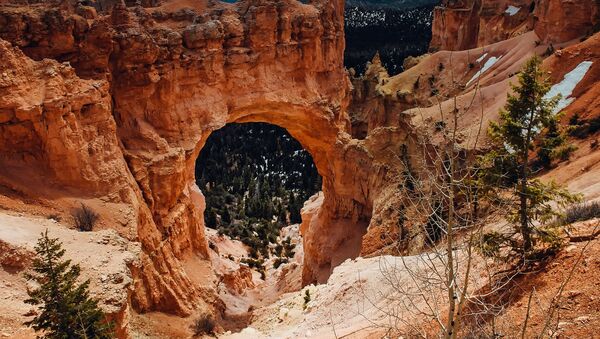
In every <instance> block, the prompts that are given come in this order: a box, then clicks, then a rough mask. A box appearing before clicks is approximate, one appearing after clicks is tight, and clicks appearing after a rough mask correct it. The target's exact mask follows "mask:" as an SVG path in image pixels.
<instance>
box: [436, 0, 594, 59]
mask: <svg viewBox="0 0 600 339" xmlns="http://www.w3.org/2000/svg"><path fill="white" fill-rule="evenodd" d="M599 24H600V3H598V1H596V0H578V1H563V0H444V1H442V4H441V5H440V6H438V7H436V8H435V10H434V20H433V37H432V40H431V46H430V49H432V50H465V49H470V48H475V47H482V46H486V45H490V44H493V43H496V42H499V41H502V40H506V39H509V38H512V37H516V36H518V35H521V34H523V33H525V32H528V31H530V30H532V29H535V31H536V33H537V34H538V36H539V37H540V39H541V42H543V43H553V44H559V43H563V42H567V41H570V40H573V39H577V38H580V37H582V36H585V35H589V34H591V33H592V32H593V31H594V28H597V27H598V25H599Z"/></svg>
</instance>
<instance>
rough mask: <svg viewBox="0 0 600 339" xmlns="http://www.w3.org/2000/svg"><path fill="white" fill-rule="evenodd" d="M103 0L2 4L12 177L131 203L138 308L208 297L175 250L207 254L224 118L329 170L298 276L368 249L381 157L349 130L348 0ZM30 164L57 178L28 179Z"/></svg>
mask: <svg viewBox="0 0 600 339" xmlns="http://www.w3.org/2000/svg"><path fill="white" fill-rule="evenodd" d="M5 3H6V2H5ZM104 4H106V2H104V1H102V2H99V5H101V6H100V7H97V8H95V9H96V14H94V11H93V10H91V9H89V8H80V7H76V6H70V5H65V6H46V5H44V4H43V3H40V4H32V5H30V6H14V5H6V4H5V5H3V6H0V22H1V23H2V25H1V27H2V28H1V29H0V38H1V39H3V40H6V41H8V42H10V43H8V42H2V45H1V48H2V55H3V58H2V61H1V62H2V67H1V69H2V80H1V81H2V85H1V86H0V94H1V95H2V99H1V102H0V103H1V105H0V109H1V110H0V113H1V115H0V116H1V119H0V129H1V130H2V137H0V158H1V161H2V164H4V165H5V166H4V167H3V168H4V170H3V171H1V172H0V176H1V178H2V181H3V182H4V183H5V184H6V185H8V186H10V187H12V188H13V189H16V190H18V191H19V192H23V193H24V194H26V195H29V196H36V195H37V196H40V195H46V198H51V196H52V194H53V195H59V196H64V195H67V196H69V197H73V198H77V197H83V196H86V197H91V198H101V199H103V200H108V201H111V202H114V203H119V204H127V205H129V206H130V207H131V208H132V209H133V211H134V215H133V217H132V218H131V219H132V225H130V226H131V227H132V228H133V231H132V232H124V231H123V230H120V232H122V233H124V235H126V236H128V237H129V238H130V239H136V240H139V241H140V242H141V244H142V248H143V254H142V257H141V266H140V267H139V268H134V270H133V274H134V278H135V279H134V293H133V296H132V304H133V306H134V307H135V308H136V309H137V310H139V311H150V310H161V311H167V312H173V313H178V314H189V313H190V312H191V310H192V309H194V308H196V307H202V304H199V301H200V299H201V297H202V295H203V294H205V293H204V292H202V291H204V290H203V289H202V290H201V289H199V287H198V286H195V285H194V284H193V283H192V282H191V280H190V279H188V277H187V274H186V271H185V269H184V268H183V267H182V265H181V264H180V262H181V260H183V259H184V258H188V257H189V256H190V255H191V254H196V256H195V257H196V258H208V250H207V244H206V240H205V236H204V227H203V218H202V214H203V209H204V206H203V203H202V201H203V199H202V194H201V192H200V191H199V190H198V188H197V187H196V186H195V184H194V165H195V160H196V157H197V156H198V154H199V152H200V150H201V148H202V146H203V144H204V142H205V140H206V138H207V137H208V135H209V134H210V133H211V132H212V131H214V130H216V129H218V128H220V127H222V126H224V125H225V124H226V123H229V122H251V121H263V122H270V123H273V124H277V125H280V126H282V127H284V128H286V129H288V131H289V132H290V133H291V134H292V135H293V136H294V137H295V138H297V139H298V140H299V141H300V142H301V143H302V144H303V146H304V147H305V148H306V149H307V150H308V151H309V152H310V153H311V154H312V155H313V157H314V160H315V163H316V165H317V168H318V170H319V172H320V174H321V175H322V176H323V178H324V185H323V191H324V196H325V197H326V198H325V199H324V202H323V205H322V207H321V209H320V210H319V211H318V213H317V214H316V216H315V218H313V220H312V222H311V223H310V225H309V226H308V227H307V228H305V232H304V237H305V239H306V240H307V241H306V242H305V245H304V246H305V247H306V253H309V254H310V255H307V256H306V259H305V266H304V267H305V272H304V278H303V279H304V280H305V281H306V282H311V281H316V280H320V281H324V280H325V279H326V278H327V276H328V275H329V273H330V272H331V270H332V268H333V267H334V266H335V265H337V264H338V263H339V262H341V261H343V260H345V259H346V258H347V257H349V256H356V255H358V253H359V251H360V239H361V236H362V234H363V233H364V232H365V230H366V226H367V224H368V222H369V219H370V209H371V208H372V200H373V197H372V196H371V193H370V192H369V190H368V189H367V188H366V186H363V185H364V184H363V183H366V182H368V180H369V179H368V177H369V175H370V174H369V173H370V172H371V171H370V169H369V166H370V162H371V159H370V156H369V155H368V152H366V150H365V149H363V148H362V146H360V145H357V144H355V143H353V142H352V139H351V136H350V134H349V132H350V130H349V129H350V121H349V118H348V115H347V114H346V109H345V107H346V106H347V104H348V92H349V91H348V88H349V82H348V80H347V76H346V72H345V70H344V68H343V62H342V61H343V57H342V55H343V49H344V35H343V22H342V20H343V7H344V6H343V1H314V2H313V3H312V4H310V5H307V4H301V3H299V2H297V1H293V0H279V1H258V0H252V1H240V2H239V3H237V4H235V5H228V4H224V3H218V4H210V5H209V4H198V5H197V6H196V5H194V6H192V7H188V6H189V5H186V2H184V1H165V2H164V3H163V4H162V6H159V7H151V6H150V7H149V8H143V7H126V6H124V5H122V4H116V5H107V6H104ZM11 44H12V46H11ZM4 56H6V57H4ZM32 59H33V60H37V61H33V60H32ZM49 59H54V60H49ZM67 62H68V63H69V65H67V64H66V63H67ZM358 159H360V160H359V161H357V160H358ZM9 169H10V170H9ZM23 169H26V173H27V179H28V180H32V181H33V182H46V183H47V184H48V188H47V189H44V190H42V189H39V188H36V187H31V185H29V183H28V182H27V180H24V177H23V173H25V172H23ZM349 173H352V175H349ZM382 183H383V182H380V184H382ZM48 192H51V193H52V194H50V193H48ZM125 233H126V234H125ZM324 234H326V235H327V236H323V235H324ZM341 249H343V251H341Z"/></svg>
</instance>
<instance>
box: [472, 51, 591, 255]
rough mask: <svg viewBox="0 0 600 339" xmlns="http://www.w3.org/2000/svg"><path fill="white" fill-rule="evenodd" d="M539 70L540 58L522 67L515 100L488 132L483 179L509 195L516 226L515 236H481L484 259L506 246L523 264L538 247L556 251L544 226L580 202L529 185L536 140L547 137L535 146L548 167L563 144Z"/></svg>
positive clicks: (550, 187)
mask: <svg viewBox="0 0 600 339" xmlns="http://www.w3.org/2000/svg"><path fill="white" fill-rule="evenodd" d="M541 66H542V61H541V59H540V58H538V57H534V58H532V59H530V60H529V61H528V62H527V63H526V64H525V66H524V68H523V70H522V72H521V73H520V75H519V84H518V85H516V86H513V92H514V94H511V95H509V96H508V100H507V104H506V106H505V108H504V110H502V111H501V112H500V121H499V122H498V123H492V124H491V126H490V130H489V134H490V137H491V139H492V140H493V142H494V144H495V149H494V150H493V151H491V152H489V153H488V154H486V155H485V156H484V157H483V158H482V166H483V168H484V171H482V174H483V176H484V177H485V179H486V180H491V181H492V182H491V185H493V186H496V187H498V188H500V189H506V190H509V191H511V192H512V194H511V196H512V197H514V198H516V199H510V200H509V201H508V206H509V210H508V213H507V215H506V218H507V220H509V222H511V223H512V224H513V225H514V232H513V233H511V234H501V233H498V232H495V233H490V234H486V235H484V236H483V238H482V240H483V243H482V250H483V251H482V252H483V253H485V254H488V255H495V254H498V252H499V250H500V249H501V248H503V247H505V246H506V247H508V248H510V249H511V250H513V251H515V252H518V253H520V254H521V255H522V258H525V257H528V256H530V254H532V253H533V252H535V251H534V250H535V249H536V246H538V247H544V248H549V249H555V248H556V247H557V246H559V245H560V239H559V237H558V235H557V232H556V230H555V229H550V228H548V227H545V226H544V223H546V222H547V221H549V220H551V219H553V218H555V217H558V216H559V212H558V210H557V207H564V206H567V205H569V204H572V203H574V202H576V201H578V200H579V197H578V196H575V195H572V194H570V193H569V192H568V191H567V190H565V189H563V188H561V187H560V186H558V185H557V184H555V183H553V182H551V183H543V182H542V181H540V180H537V179H532V177H533V175H534V174H535V173H533V171H532V170H531V168H530V167H531V162H532V159H531V154H530V153H531V152H532V151H534V150H535V146H536V144H535V142H536V140H539V139H540V138H543V137H545V136H546V134H549V135H548V138H546V141H544V142H541V143H540V144H538V145H541V146H542V147H543V152H542V154H541V155H542V161H543V162H545V163H546V164H548V163H549V162H550V161H551V155H552V154H555V153H556V149H557V148H559V147H562V146H563V145H564V143H565V141H566V139H565V138H564V137H563V136H562V135H561V133H559V131H558V126H557V124H558V116H557V115H556V114H555V113H554V112H553V111H554V108H555V107H556V104H557V101H558V98H553V99H547V98H545V96H546V94H547V93H548V92H549V90H550V84H549V82H548V80H547V77H546V75H545V73H544V71H543V70H542V67H541ZM498 196H500V195H498ZM553 203H555V204H556V205H553ZM539 249H542V248H539Z"/></svg>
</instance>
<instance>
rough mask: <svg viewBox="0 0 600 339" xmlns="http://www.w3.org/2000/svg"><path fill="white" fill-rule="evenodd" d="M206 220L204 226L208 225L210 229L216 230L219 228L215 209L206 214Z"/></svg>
mask: <svg viewBox="0 0 600 339" xmlns="http://www.w3.org/2000/svg"><path fill="white" fill-rule="evenodd" d="M205 215H206V216H205V219H204V224H205V225H206V227H209V228H216V227H217V212H215V210H214V209H212V208H211V209H210V210H208V212H206V214H205Z"/></svg>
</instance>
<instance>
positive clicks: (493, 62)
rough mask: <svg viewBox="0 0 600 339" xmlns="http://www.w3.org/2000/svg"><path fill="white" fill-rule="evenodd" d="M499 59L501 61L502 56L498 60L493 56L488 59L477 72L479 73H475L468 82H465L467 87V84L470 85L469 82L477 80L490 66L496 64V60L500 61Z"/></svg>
mask: <svg viewBox="0 0 600 339" xmlns="http://www.w3.org/2000/svg"><path fill="white" fill-rule="evenodd" d="M500 59H502V56H501V57H499V58H496V57H495V56H493V57H490V58H489V59H487V61H486V62H485V64H483V67H482V68H481V70H479V72H477V73H475V75H473V77H472V78H471V80H469V82H467V86H469V84H471V82H473V81H474V80H476V79H477V78H479V77H480V76H481V75H482V74H483V73H485V72H486V71H487V70H488V69H490V68H491V67H492V66H494V65H495V64H496V62H498V60H500Z"/></svg>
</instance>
